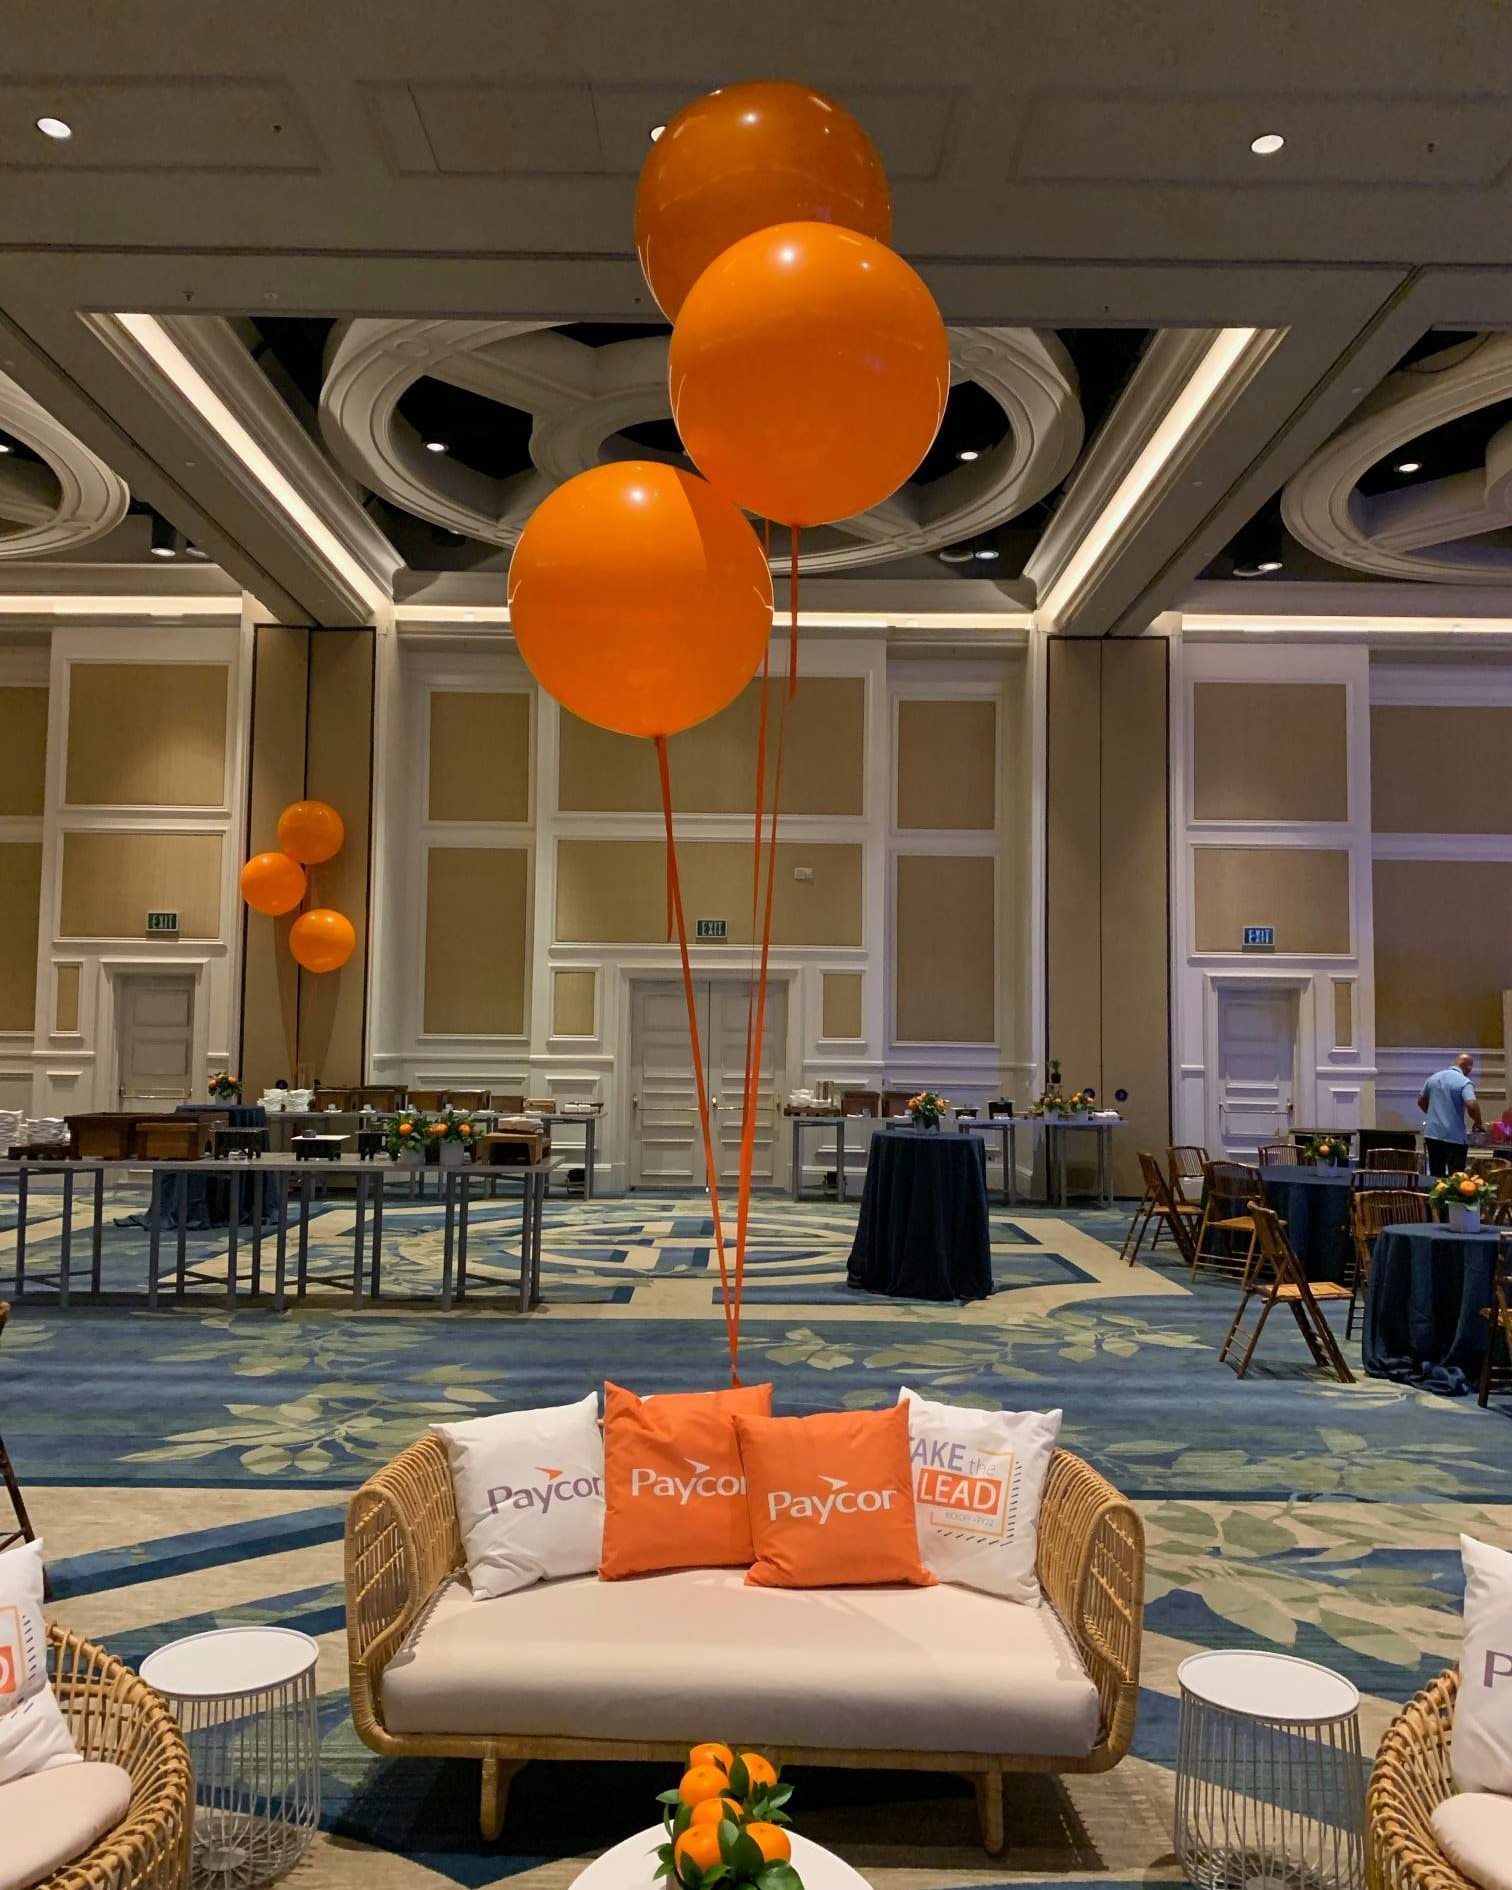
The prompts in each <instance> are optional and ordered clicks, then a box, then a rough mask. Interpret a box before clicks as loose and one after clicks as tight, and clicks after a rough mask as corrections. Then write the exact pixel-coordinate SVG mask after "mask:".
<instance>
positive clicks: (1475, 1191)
mask: <svg viewBox="0 0 1512 1890" xmlns="http://www.w3.org/2000/svg"><path fill="white" fill-rule="evenodd" d="M1495 1193H1496V1190H1495V1189H1494V1188H1493V1187H1492V1186H1491V1184H1490V1182H1489V1181H1486V1180H1484V1179H1483V1178H1482V1177H1481V1176H1480V1175H1469V1174H1466V1173H1465V1172H1464V1171H1463V1170H1461V1171H1460V1173H1458V1174H1456V1175H1440V1176H1439V1178H1438V1180H1437V1181H1435V1182H1434V1183H1433V1184H1432V1186H1431V1187H1430V1188H1429V1190H1428V1205H1429V1206H1430V1207H1432V1208H1437V1209H1438V1210H1439V1212H1440V1213H1442V1214H1443V1216H1444V1218H1445V1220H1447V1221H1448V1223H1449V1225H1450V1226H1451V1227H1479V1226H1480V1224H1481V1209H1482V1208H1483V1207H1484V1206H1485V1205H1486V1203H1487V1202H1488V1201H1489V1200H1491V1199H1492V1198H1493V1197H1494V1195H1495Z"/></svg>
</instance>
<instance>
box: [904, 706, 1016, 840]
mask: <svg viewBox="0 0 1512 1890" xmlns="http://www.w3.org/2000/svg"><path fill="white" fill-rule="evenodd" d="M996 809H997V704H996V703H995V702H907V701H905V702H900V703H899V704H898V826H899V827H900V828H903V829H918V828H957V829H959V828H971V829H974V830H979V831H980V830H983V829H988V830H990V829H991V827H992V825H993V822H994V815H995V813H996Z"/></svg>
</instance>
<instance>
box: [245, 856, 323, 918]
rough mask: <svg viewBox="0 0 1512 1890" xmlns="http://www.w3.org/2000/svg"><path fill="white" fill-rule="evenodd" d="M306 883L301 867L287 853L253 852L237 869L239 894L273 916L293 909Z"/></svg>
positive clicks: (275, 916) (257, 909) (254, 906)
mask: <svg viewBox="0 0 1512 1890" xmlns="http://www.w3.org/2000/svg"><path fill="white" fill-rule="evenodd" d="M308 883H309V882H308V880H307V879H306V878H305V870H304V868H303V867H302V866H301V865H300V864H299V862H298V860H292V859H290V858H289V856H288V854H287V853H254V854H253V855H252V857H251V859H250V860H248V862H247V864H246V865H245V866H244V867H243V868H242V870H241V889H242V898H243V899H245V900H246V902H247V904H248V905H249V906H251V907H252V909H253V910H254V911H255V912H266V913H269V914H271V915H272V917H274V918H275V919H276V918H277V917H278V916H279V915H280V914H281V913H284V912H292V911H293V910H294V908H295V907H296V906H297V905H298V904H299V902H300V900H301V899H303V898H304V896H305V888H306V886H307V885H308Z"/></svg>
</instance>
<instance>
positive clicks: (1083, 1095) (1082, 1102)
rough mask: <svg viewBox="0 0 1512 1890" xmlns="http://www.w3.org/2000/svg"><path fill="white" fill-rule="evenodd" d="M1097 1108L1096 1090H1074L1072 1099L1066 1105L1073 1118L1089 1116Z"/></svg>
mask: <svg viewBox="0 0 1512 1890" xmlns="http://www.w3.org/2000/svg"><path fill="white" fill-rule="evenodd" d="M1096 1107H1097V1091H1096V1090H1095V1089H1078V1090H1073V1091H1072V1094H1071V1099H1070V1101H1069V1102H1068V1103H1067V1104H1066V1108H1067V1109H1068V1110H1069V1111H1070V1113H1071V1114H1072V1115H1073V1116H1089V1115H1091V1113H1092V1111H1093V1110H1094V1109H1095V1108H1096Z"/></svg>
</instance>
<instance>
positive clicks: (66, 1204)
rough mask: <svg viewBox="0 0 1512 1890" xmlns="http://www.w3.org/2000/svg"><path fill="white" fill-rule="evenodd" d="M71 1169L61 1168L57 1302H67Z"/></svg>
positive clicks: (71, 1233)
mask: <svg viewBox="0 0 1512 1890" xmlns="http://www.w3.org/2000/svg"><path fill="white" fill-rule="evenodd" d="M73 1184H74V1178H73V1170H72V1169H71V1168H65V1169H64V1170H63V1252H62V1257H61V1259H60V1260H59V1263H58V1304H59V1305H60V1306H66V1305H67V1304H68V1271H69V1267H70V1266H71V1265H72V1262H73Z"/></svg>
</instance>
